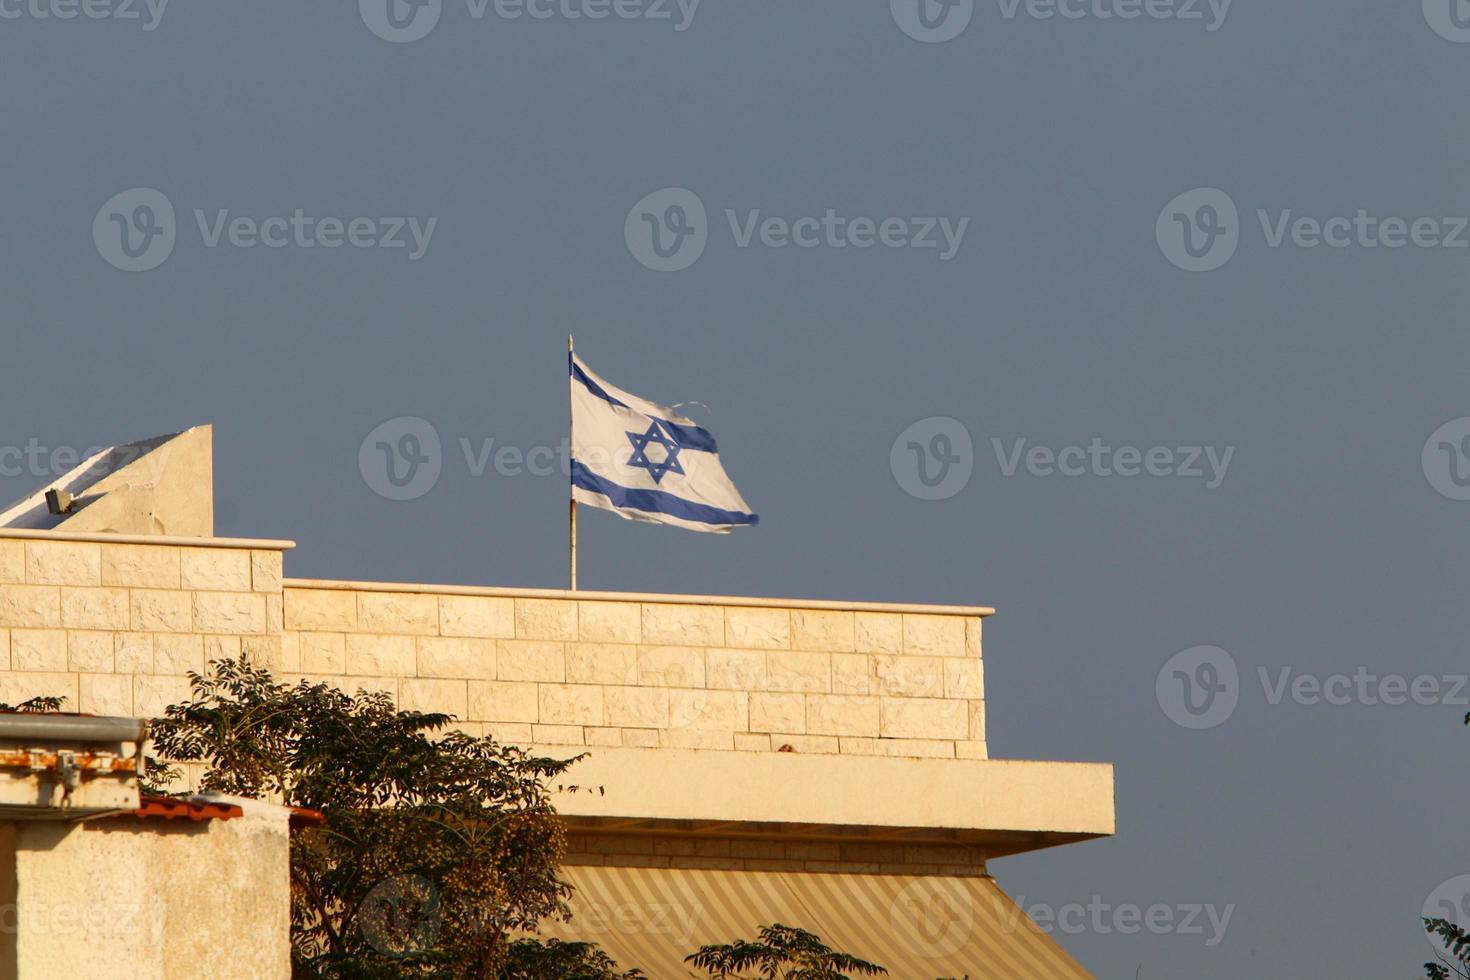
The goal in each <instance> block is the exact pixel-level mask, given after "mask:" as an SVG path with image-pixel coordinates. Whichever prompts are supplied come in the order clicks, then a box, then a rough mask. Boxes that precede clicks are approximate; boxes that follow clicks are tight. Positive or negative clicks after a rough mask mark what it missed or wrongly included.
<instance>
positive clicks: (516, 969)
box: [501, 939, 644, 980]
mask: <svg viewBox="0 0 1470 980" xmlns="http://www.w3.org/2000/svg"><path fill="white" fill-rule="evenodd" d="M501 980H644V976H643V973H642V971H640V970H629V971H627V972H621V971H619V970H618V965H617V963H615V962H614V961H613V959H612V957H610V956H608V955H607V954H606V953H604V952H603V951H602V950H600V949H598V948H597V947H596V946H594V945H593V944H591V943H568V942H562V941H561V940H560V939H549V940H547V941H546V942H537V941H535V940H530V939H518V940H516V941H515V942H513V943H511V944H510V957H509V962H508V963H507V964H506V967H505V969H504V971H503V972H502V973H501Z"/></svg>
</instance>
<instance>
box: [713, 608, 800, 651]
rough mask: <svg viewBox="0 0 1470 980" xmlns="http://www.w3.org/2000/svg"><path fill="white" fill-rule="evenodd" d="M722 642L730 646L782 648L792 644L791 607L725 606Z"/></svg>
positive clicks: (765, 648)
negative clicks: (723, 639) (727, 607)
mask: <svg viewBox="0 0 1470 980" xmlns="http://www.w3.org/2000/svg"><path fill="white" fill-rule="evenodd" d="M725 643H726V644H727V645H728V646H732V647H754V648H757V649H762V650H785V649H788V648H789V647H790V646H791V611H790V610H789V609H760V608H745V607H740V606H732V607H730V608H729V609H726V610H725Z"/></svg>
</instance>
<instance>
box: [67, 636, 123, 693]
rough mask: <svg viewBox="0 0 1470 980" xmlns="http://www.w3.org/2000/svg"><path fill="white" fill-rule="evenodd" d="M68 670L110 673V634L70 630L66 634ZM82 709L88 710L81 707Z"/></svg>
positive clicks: (111, 667) (111, 669)
mask: <svg viewBox="0 0 1470 980" xmlns="http://www.w3.org/2000/svg"><path fill="white" fill-rule="evenodd" d="M66 661H67V669H68V670H84V671H88V672H90V673H94V674H111V673H112V671H113V661H112V634H111V633H103V632H94V631H91V630H71V631H70V632H68V633H67V635H66ZM82 710H83V711H86V710H89V709H87V708H83V709H82Z"/></svg>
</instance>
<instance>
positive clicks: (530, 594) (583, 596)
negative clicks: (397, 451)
mask: <svg viewBox="0 0 1470 980" xmlns="http://www.w3.org/2000/svg"><path fill="white" fill-rule="evenodd" d="M283 584H284V586H285V587H286V588H288V589H317V590H325V591H336V592H407V593H414V594H422V595H464V596H494V597H501V598H510V599H577V600H581V601H583V602H659V603H667V604H671V605H685V606H758V607H761V608H765V609H830V610H835V611H839V612H886V613H911V614H916V615H928V616H994V615H995V610H994V609H993V608H991V607H990V606H936V605H920V604H915V603H901V602H839V601H834V600H831V599H769V598H760V597H757V596H711V595H665V594H662V593H656V592H590V591H585V590H578V591H576V592H573V591H571V590H569V589H515V588H492V587H488V586H473V585H412V584H404V583H401V582H346V581H337V580H335V579H304V578H288V579H286V580H285V581H284V583H283Z"/></svg>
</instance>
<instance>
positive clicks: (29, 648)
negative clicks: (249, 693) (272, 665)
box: [0, 537, 284, 717]
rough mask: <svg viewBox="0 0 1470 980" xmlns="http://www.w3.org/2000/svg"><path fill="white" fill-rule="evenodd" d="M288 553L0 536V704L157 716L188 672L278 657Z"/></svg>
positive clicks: (184, 688) (184, 684) (184, 687)
mask: <svg viewBox="0 0 1470 980" xmlns="http://www.w3.org/2000/svg"><path fill="white" fill-rule="evenodd" d="M282 602H283V599H282V595H281V551H280V550H279V549H269V548H264V547H262V548H250V547H217V546H197V547H193V546H179V545H158V544H111V543H102V542H100V541H76V540H40V539H25V538H4V537H0V667H3V668H4V669H3V670H0V701H4V702H6V703H9V704H15V703H17V702H18V701H22V700H24V699H26V698H29V697H35V696H41V695H56V696H64V697H65V698H66V699H67V700H66V704H65V709H66V710H70V711H82V712H87V713H90V714H98V715H131V716H138V717H152V716H154V715H158V714H161V713H162V712H163V710H164V709H165V708H166V707H167V706H168V705H169V704H170V703H172V702H175V701H178V700H181V699H182V698H183V697H184V695H186V694H187V692H188V678H187V676H186V674H187V672H188V671H190V670H195V671H199V670H203V669H204V665H205V663H206V662H208V661H209V660H215V659H219V658H220V657H226V656H239V655H240V654H241V652H249V653H250V654H251V656H253V657H257V658H259V659H261V660H263V661H268V662H275V661H279V660H280V657H281V646H282V641H283V636H282V634H283V630H284V613H283V605H282Z"/></svg>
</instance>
